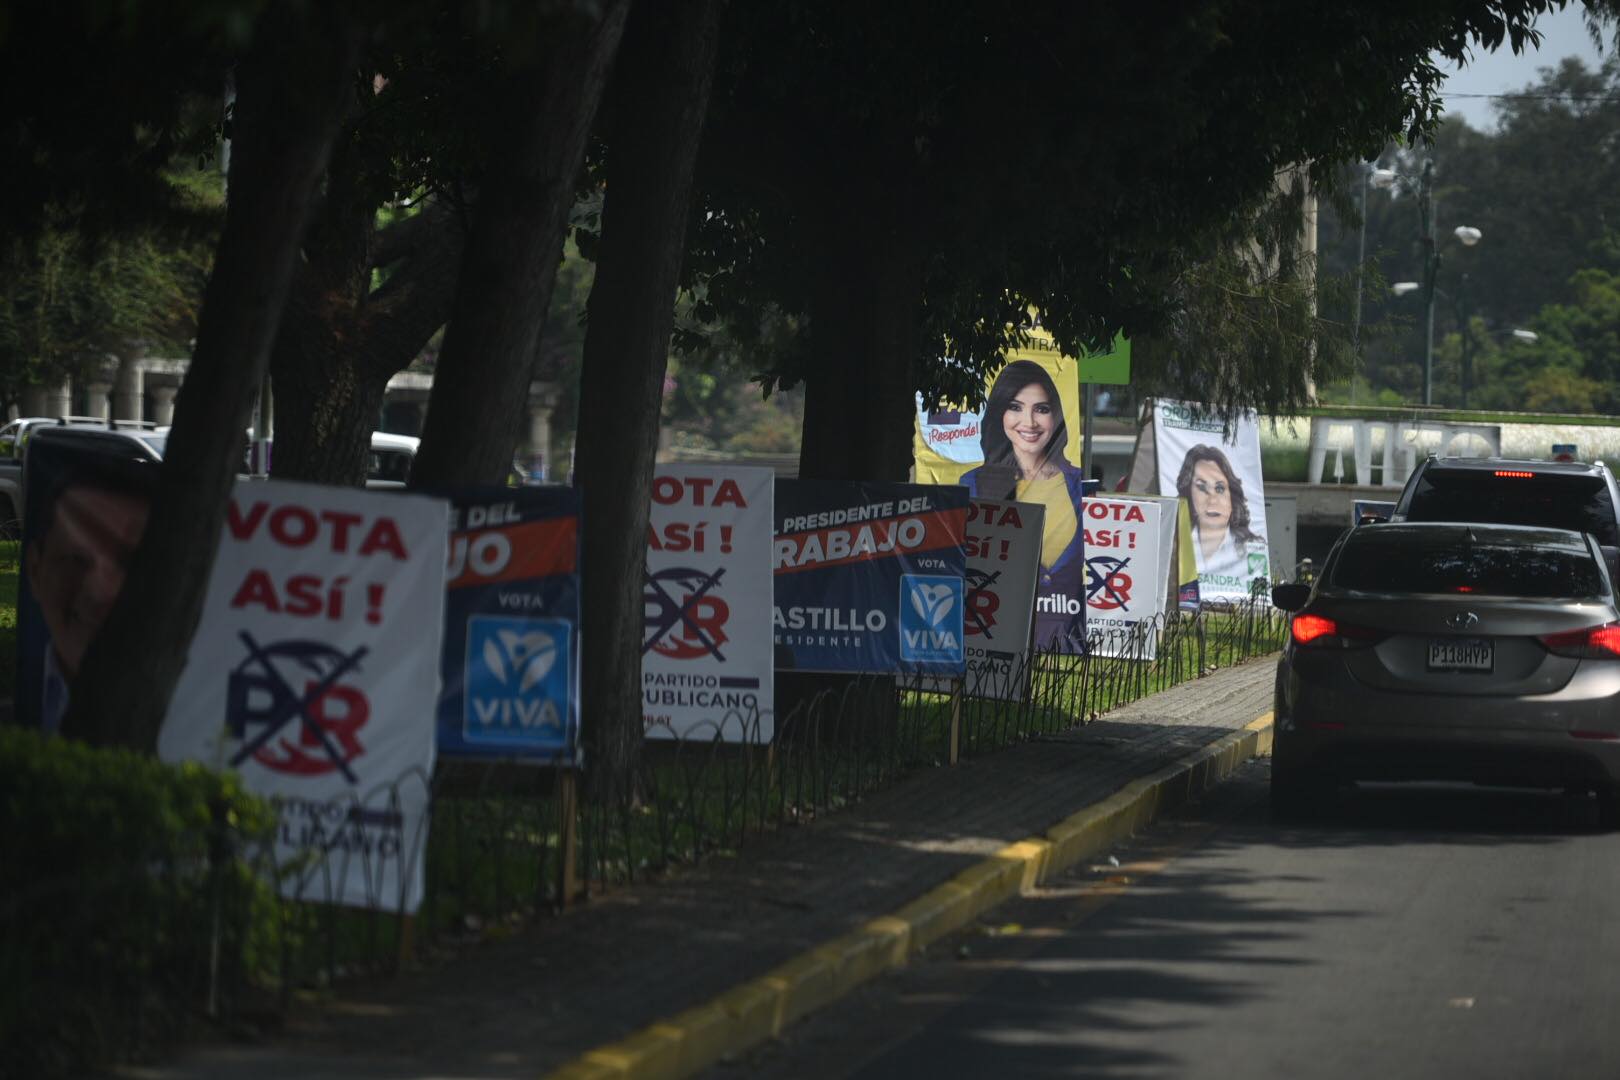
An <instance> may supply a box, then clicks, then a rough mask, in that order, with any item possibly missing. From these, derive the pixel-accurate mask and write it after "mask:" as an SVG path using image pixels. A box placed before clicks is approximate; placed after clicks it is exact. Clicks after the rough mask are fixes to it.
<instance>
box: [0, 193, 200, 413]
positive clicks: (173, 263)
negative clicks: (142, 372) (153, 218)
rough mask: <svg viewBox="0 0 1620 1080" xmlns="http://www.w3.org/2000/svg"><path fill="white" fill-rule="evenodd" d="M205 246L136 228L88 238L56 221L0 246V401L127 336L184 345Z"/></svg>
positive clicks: (111, 348) (162, 346) (74, 369)
mask: <svg viewBox="0 0 1620 1080" xmlns="http://www.w3.org/2000/svg"><path fill="white" fill-rule="evenodd" d="M209 257H210V255H209V248H208V246H207V245H205V244H204V243H201V242H198V241H195V240H190V239H187V238H184V237H181V238H170V237H166V236H163V235H160V234H158V233H156V232H155V231H151V230H145V231H139V232H133V231H132V232H126V233H120V234H116V235H114V234H104V235H103V236H101V237H99V238H96V239H91V238H89V237H88V236H86V235H85V234H83V233H82V232H80V231H78V230H76V229H74V228H73V227H72V226H71V225H69V224H67V223H66V222H65V221H64V222H63V223H62V224H60V225H49V226H47V227H46V228H45V230H44V231H43V232H42V233H41V234H40V235H39V236H38V237H36V238H34V239H33V240H25V239H13V240H11V241H10V242H9V243H7V244H5V245H4V248H3V249H0V282H3V284H0V403H3V404H11V403H14V402H15V401H16V400H17V398H18V395H19V394H20V393H21V392H22V390H23V389H24V388H25V387H28V386H38V385H44V384H51V383H58V382H60V381H62V379H64V378H66V377H70V376H75V375H81V374H83V369H84V368H85V367H86V366H87V365H89V364H91V363H93V362H94V361H96V360H98V359H100V356H101V355H103V354H105V353H109V352H112V353H118V354H125V353H127V352H128V351H129V349H130V347H131V346H132V345H134V344H136V343H139V345H142V346H144V347H146V348H148V349H151V350H157V351H169V352H184V351H186V350H187V349H188V343H189V342H190V339H191V336H192V334H193V332H194V329H195V326H196V320H197V313H198V309H199V307H200V305H201V302H202V292H203V287H204V285H205V284H206V281H207V275H208V265H209Z"/></svg>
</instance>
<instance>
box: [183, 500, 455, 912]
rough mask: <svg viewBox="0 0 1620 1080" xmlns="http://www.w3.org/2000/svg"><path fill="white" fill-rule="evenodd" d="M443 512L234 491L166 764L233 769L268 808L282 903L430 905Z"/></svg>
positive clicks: (441, 507)
mask: <svg viewBox="0 0 1620 1080" xmlns="http://www.w3.org/2000/svg"><path fill="white" fill-rule="evenodd" d="M449 515H450V508H449V505H448V504H447V503H446V502H445V501H444V500H442V499H434V498H429V497H427V496H423V495H407V494H397V493H393V492H367V491H357V490H353V489H349V488H337V487H322V486H317V485H313V484H294V483H286V482H283V481H248V480H242V481H238V482H237V485H236V488H235V490H234V491H233V492H232V494H231V500H230V504H229V506H228V508H227V512H226V519H225V529H224V532H223V534H222V535H221V537H220V544H219V553H218V555H217V556H216V557H215V560H214V567H213V571H212V573H211V575H210V577H209V581H208V594H207V598H206V600H205V602H204V605H203V611H202V617H201V619H200V621H199V622H198V625H197V633H196V636H195V637H194V638H193V639H192V642H191V652H190V655H189V657H188V659H187V661H186V666H185V669H184V670H183V671H182V672H181V675H180V680H179V683H178V685H177V686H176V687H175V692H174V699H173V702H172V703H171V704H170V706H169V714H168V716H167V718H166V719H165V721H164V725H163V730H162V732H161V734H160V735H159V739H158V755H159V757H161V758H162V759H163V760H164V761H173V762H179V761H197V762H201V763H203V764H205V765H209V766H212V767H214V768H229V769H234V770H236V771H237V773H238V774H239V775H240V776H241V778H242V783H243V785H244V786H245V787H246V788H247V789H248V790H249V791H252V792H255V793H256V794H259V795H262V796H265V797H266V798H268V799H269V800H270V801H271V802H272V803H273V804H274V805H275V806H276V808H277V811H278V813H279V815H280V820H279V822H278V825H277V835H276V854H277V864H278V866H280V867H282V868H283V869H286V868H289V867H293V868H296V872H295V873H287V874H284V875H283V876H282V877H281V879H280V884H281V887H282V890H283V892H284V893H286V894H287V895H291V896H295V897H300V898H302V899H306V900H315V901H321V902H327V903H337V904H346V905H351V906H361V907H371V908H387V909H390V910H400V911H414V910H416V908H417V906H418V904H420V902H421V898H422V870H423V865H422V864H423V860H424V858H425V853H426V849H427V811H428V795H429V782H428V781H429V777H430V776H431V774H432V770H433V759H434V746H433V722H432V711H433V702H434V701H435V700H437V698H438V694H439V645H440V640H441V637H442V633H443V625H444V623H443V616H444V576H445V556H446V550H447V547H448V539H449Z"/></svg>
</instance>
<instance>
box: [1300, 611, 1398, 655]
mask: <svg viewBox="0 0 1620 1080" xmlns="http://www.w3.org/2000/svg"><path fill="white" fill-rule="evenodd" d="M1289 632H1290V633H1291V634H1293V637H1294V644H1296V645H1303V646H1305V647H1307V648H1313V649H1315V648H1335V647H1336V648H1340V649H1353V648H1356V647H1358V646H1363V645H1371V644H1373V643H1374V642H1377V641H1382V640H1383V638H1384V635H1383V634H1381V633H1380V632H1378V631H1377V630H1368V629H1367V628H1366V627H1364V626H1349V625H1347V624H1345V623H1342V622H1339V621H1338V620H1337V619H1330V618H1328V617H1327V616H1326V615H1308V614H1300V615H1295V616H1294V620H1293V622H1291V623H1290V624H1289Z"/></svg>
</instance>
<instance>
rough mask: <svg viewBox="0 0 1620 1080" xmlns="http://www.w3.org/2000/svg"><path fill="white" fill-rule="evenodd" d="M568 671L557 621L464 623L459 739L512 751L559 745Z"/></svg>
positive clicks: (478, 619) (482, 619)
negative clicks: (462, 702) (462, 737)
mask: <svg viewBox="0 0 1620 1080" xmlns="http://www.w3.org/2000/svg"><path fill="white" fill-rule="evenodd" d="M571 669H572V663H571V660H570V657H569V627H568V625H567V623H565V622H563V621H562V620H558V619H546V618H541V619H522V618H509V617H491V616H474V617H473V618H471V619H469V620H468V626H467V665H466V673H465V679H466V685H465V693H466V700H465V711H464V713H463V724H462V733H463V736H464V737H465V738H466V739H467V741H468V742H472V743H482V744H485V745H499V746H509V747H513V748H521V747H530V748H536V749H538V748H543V747H551V746H556V745H560V744H562V743H563V742H564V741H565V740H566V735H567V733H566V728H567V724H566V723H565V717H567V716H569V714H570V710H569V675H570V672H571Z"/></svg>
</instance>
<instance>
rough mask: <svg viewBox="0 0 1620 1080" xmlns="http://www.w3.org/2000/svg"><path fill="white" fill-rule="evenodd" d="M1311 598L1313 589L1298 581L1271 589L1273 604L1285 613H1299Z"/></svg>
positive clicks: (1274, 586)
mask: <svg viewBox="0 0 1620 1080" xmlns="http://www.w3.org/2000/svg"><path fill="white" fill-rule="evenodd" d="M1310 598H1311V587H1310V586H1309V585H1306V584H1303V583H1301V582H1298V581H1290V582H1288V583H1287V584H1284V585H1273V586H1272V587H1271V604H1272V606H1273V607H1276V608H1280V609H1282V610H1283V611H1298V610H1299V609H1300V608H1302V607H1304V606H1305V602H1306V601H1307V600H1309V599H1310Z"/></svg>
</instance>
